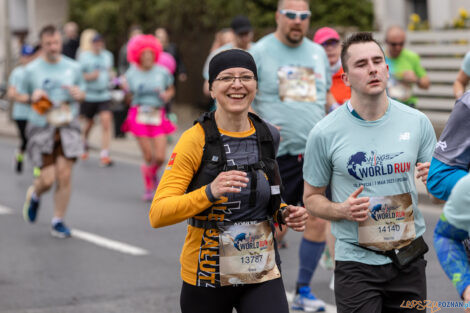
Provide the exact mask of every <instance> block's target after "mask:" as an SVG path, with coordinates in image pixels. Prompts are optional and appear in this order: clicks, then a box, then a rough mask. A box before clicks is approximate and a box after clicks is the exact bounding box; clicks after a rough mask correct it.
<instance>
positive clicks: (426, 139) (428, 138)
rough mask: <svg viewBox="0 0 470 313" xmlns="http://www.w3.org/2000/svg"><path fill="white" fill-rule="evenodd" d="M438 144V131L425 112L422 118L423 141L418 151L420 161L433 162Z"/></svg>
mask: <svg viewBox="0 0 470 313" xmlns="http://www.w3.org/2000/svg"><path fill="white" fill-rule="evenodd" d="M435 146H436V133H435V132H434V128H433V127H432V124H431V122H430V121H429V119H428V118H427V117H426V116H425V115H424V114H423V115H422V118H421V142H420V146H419V151H418V162H431V159H432V153H433V152H434V147H435Z"/></svg>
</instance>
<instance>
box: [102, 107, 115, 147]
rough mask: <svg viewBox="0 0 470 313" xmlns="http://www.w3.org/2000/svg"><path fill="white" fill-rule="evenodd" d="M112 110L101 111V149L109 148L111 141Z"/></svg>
mask: <svg viewBox="0 0 470 313" xmlns="http://www.w3.org/2000/svg"><path fill="white" fill-rule="evenodd" d="M112 118H113V116H112V114H111V111H101V112H100V122H101V127H102V134H101V150H109V143H110V142H111V121H112Z"/></svg>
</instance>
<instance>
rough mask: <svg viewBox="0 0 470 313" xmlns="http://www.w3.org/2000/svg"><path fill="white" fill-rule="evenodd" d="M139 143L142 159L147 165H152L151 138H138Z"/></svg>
mask: <svg viewBox="0 0 470 313" xmlns="http://www.w3.org/2000/svg"><path fill="white" fill-rule="evenodd" d="M136 139H137V143H138V144H139V147H140V150H141V151H142V157H143V158H144V161H145V163H147V164H150V163H152V144H151V138H149V137H136Z"/></svg>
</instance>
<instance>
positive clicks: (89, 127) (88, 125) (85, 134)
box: [83, 117, 93, 143]
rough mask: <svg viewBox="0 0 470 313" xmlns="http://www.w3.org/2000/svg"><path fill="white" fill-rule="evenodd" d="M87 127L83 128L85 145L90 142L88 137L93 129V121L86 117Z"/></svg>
mask: <svg viewBox="0 0 470 313" xmlns="http://www.w3.org/2000/svg"><path fill="white" fill-rule="evenodd" d="M83 120H84V121H85V127H84V128H83V140H84V142H85V143H87V142H88V135H90V131H91V128H92V127H93V119H89V118H86V117H84V118H83Z"/></svg>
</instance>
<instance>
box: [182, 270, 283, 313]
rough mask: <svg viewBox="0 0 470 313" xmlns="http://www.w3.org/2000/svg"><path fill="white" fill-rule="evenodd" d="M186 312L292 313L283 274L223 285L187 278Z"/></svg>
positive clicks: (184, 302)
mask: <svg viewBox="0 0 470 313" xmlns="http://www.w3.org/2000/svg"><path fill="white" fill-rule="evenodd" d="M180 305H181V312H182V313H232V312H233V308H235V309H236V310H237V313H263V312H269V313H289V306H288V304H287V298H286V291H285V290H284V283H283V282H282V278H277V279H274V280H270V281H267V282H264V283H259V284H249V285H242V286H226V287H219V288H209V287H197V286H193V285H190V284H187V283H185V282H183V288H182V289H181V298H180Z"/></svg>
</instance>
